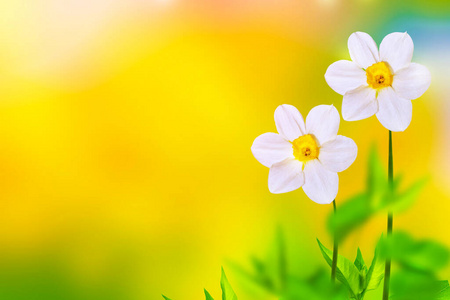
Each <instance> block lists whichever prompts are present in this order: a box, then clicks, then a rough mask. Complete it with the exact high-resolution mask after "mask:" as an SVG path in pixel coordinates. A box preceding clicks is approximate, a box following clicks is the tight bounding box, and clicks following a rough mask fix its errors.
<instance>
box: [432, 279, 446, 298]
mask: <svg viewBox="0 0 450 300" xmlns="http://www.w3.org/2000/svg"><path fill="white" fill-rule="evenodd" d="M449 299H450V285H449V284H448V280H442V281H439V289H438V292H437V296H436V298H435V300H449Z"/></svg>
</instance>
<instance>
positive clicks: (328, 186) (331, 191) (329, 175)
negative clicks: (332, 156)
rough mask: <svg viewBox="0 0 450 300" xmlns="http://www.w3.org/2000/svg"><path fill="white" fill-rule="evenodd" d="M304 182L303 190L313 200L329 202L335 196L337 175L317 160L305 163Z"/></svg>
mask: <svg viewBox="0 0 450 300" xmlns="http://www.w3.org/2000/svg"><path fill="white" fill-rule="evenodd" d="M303 173H305V184H304V185H303V191H304V192H305V193H306V195H307V196H308V197H309V198H310V199H311V200H312V201H314V202H316V203H319V204H329V203H331V202H333V200H334V199H335V198H336V195H337V192H338V188H339V177H338V174H337V173H336V172H331V171H329V170H327V169H325V167H324V166H323V165H322V164H321V163H320V162H319V161H318V160H317V159H315V160H311V161H309V162H307V163H306V164H305V169H304V170H303Z"/></svg>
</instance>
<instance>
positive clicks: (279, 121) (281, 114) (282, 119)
mask: <svg viewBox="0 0 450 300" xmlns="http://www.w3.org/2000/svg"><path fill="white" fill-rule="evenodd" d="M275 125H276V126H277V131H278V133H279V134H281V135H282V136H284V137H285V138H286V139H288V140H290V141H293V140H295V139H296V138H298V137H299V136H301V135H303V134H304V132H305V122H304V121H303V117H302V114H301V113H300V112H299V111H298V109H297V108H295V107H294V106H292V105H288V104H283V105H280V106H278V107H277V109H276V110H275Z"/></svg>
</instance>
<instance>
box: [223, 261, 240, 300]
mask: <svg viewBox="0 0 450 300" xmlns="http://www.w3.org/2000/svg"><path fill="white" fill-rule="evenodd" d="M220 287H221V288H222V300H237V297H236V294H235V293H234V291H233V289H232V288H231V285H230V283H229V282H228V279H227V276H226V275H225V271H224V270H223V268H222V277H221V279H220Z"/></svg>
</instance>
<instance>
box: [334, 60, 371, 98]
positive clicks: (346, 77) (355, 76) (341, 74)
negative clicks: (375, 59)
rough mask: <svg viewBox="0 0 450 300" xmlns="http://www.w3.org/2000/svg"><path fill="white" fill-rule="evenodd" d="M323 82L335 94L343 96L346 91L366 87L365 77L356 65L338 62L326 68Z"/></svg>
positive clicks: (348, 62)
mask: <svg viewBox="0 0 450 300" xmlns="http://www.w3.org/2000/svg"><path fill="white" fill-rule="evenodd" d="M325 81H326V82H327V83H328V85H329V86H330V87H331V88H332V89H333V90H334V91H335V92H336V93H338V94H341V95H344V94H345V92H347V91H350V90H353V89H355V88H357V87H359V86H361V85H364V84H365V85H367V76H366V72H364V70H363V69H361V68H360V67H359V66H358V65H357V64H356V63H354V62H352V61H349V60H339V61H337V62H335V63H333V64H331V65H330V66H329V67H328V69H327V72H326V73H325Z"/></svg>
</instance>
